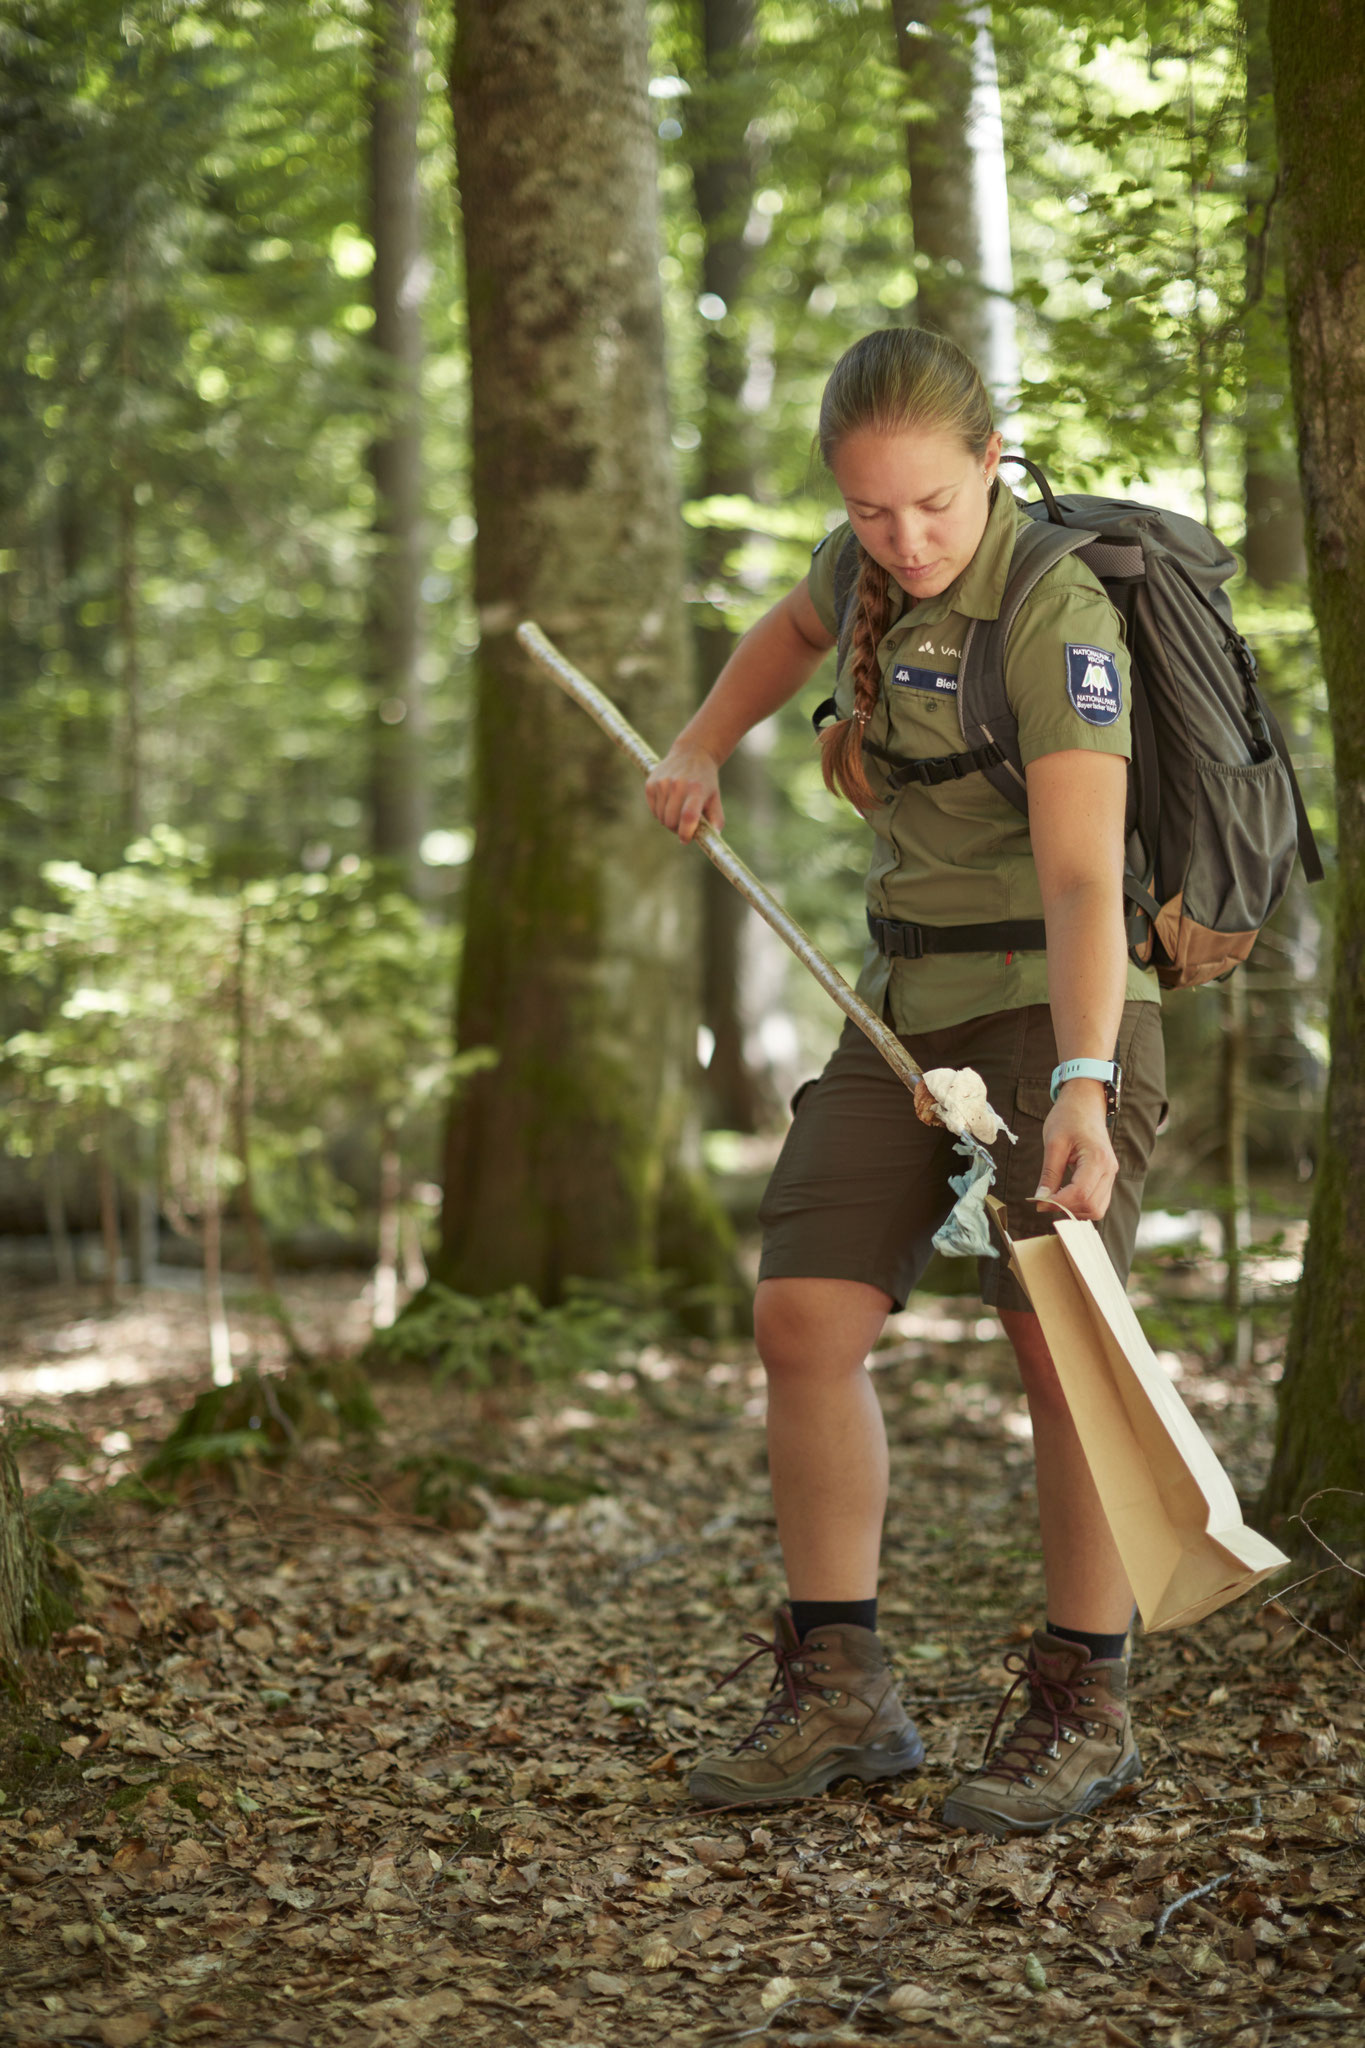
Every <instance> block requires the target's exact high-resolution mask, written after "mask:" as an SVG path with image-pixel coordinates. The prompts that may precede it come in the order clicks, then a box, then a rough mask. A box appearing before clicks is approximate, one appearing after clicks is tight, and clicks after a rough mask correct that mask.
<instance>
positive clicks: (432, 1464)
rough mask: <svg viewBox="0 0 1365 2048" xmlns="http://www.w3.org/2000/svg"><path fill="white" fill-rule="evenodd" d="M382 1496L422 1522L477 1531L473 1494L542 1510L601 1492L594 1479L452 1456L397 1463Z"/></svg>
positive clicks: (420, 1456)
mask: <svg viewBox="0 0 1365 2048" xmlns="http://www.w3.org/2000/svg"><path fill="white" fill-rule="evenodd" d="M382 1490H383V1492H384V1494H385V1496H386V1497H387V1498H388V1499H389V1500H390V1503H391V1504H392V1505H400V1504H401V1505H402V1506H403V1507H405V1508H407V1509H408V1510H409V1511H410V1512H411V1513H413V1514H415V1515H420V1516H422V1518H423V1519H424V1520H425V1521H431V1522H439V1523H440V1524H441V1526H442V1527H443V1528H447V1529H472V1528H477V1527H478V1525H479V1524H480V1523H481V1522H482V1521H483V1519H484V1509H483V1506H482V1504H481V1503H480V1501H479V1498H478V1493H479V1492H480V1491H481V1492H483V1493H488V1494H500V1495H501V1496H502V1497H503V1498H504V1499H505V1500H536V1501H543V1502H544V1503H545V1505H546V1506H547V1507H576V1506H577V1505H578V1504H579V1503H580V1502H581V1501H585V1500H590V1499H591V1498H592V1497H593V1496H594V1495H595V1494H600V1493H602V1492H603V1491H604V1490H605V1489H604V1488H603V1487H602V1486H600V1485H599V1484H598V1482H597V1481H596V1480H595V1479H590V1478H586V1477H583V1476H581V1475H579V1474H576V1473H571V1472H509V1471H507V1470H505V1469H498V1468H494V1467H491V1466H488V1465H483V1464H480V1463H479V1461H478V1460H477V1459H476V1458H466V1457H461V1456H459V1455H458V1454H457V1453H455V1452H451V1451H429V1452H421V1453H417V1454H414V1455H413V1456H412V1457H408V1458H401V1459H400V1460H399V1461H398V1464H397V1465H396V1466H395V1467H394V1480H393V1483H392V1484H391V1485H389V1486H386V1487H384V1488H383V1489H382Z"/></svg>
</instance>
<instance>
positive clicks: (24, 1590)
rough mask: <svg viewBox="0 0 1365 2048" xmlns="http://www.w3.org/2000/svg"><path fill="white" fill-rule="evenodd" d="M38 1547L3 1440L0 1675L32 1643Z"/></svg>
mask: <svg viewBox="0 0 1365 2048" xmlns="http://www.w3.org/2000/svg"><path fill="white" fill-rule="evenodd" d="M38 1582H39V1566H38V1547H37V1544H36V1543H35V1541H34V1538H33V1533H32V1531H31V1530H30V1528H29V1525H28V1516H27V1515H26V1514H25V1512H24V1493H23V1488H22V1487H21V1485H20V1484H19V1473H18V1469H17V1467H16V1465H15V1463H14V1454H13V1452H12V1451H11V1450H10V1447H9V1445H8V1444H7V1443H6V1442H5V1441H4V1439H3V1437H0V1673H5V1674H8V1673H9V1672H11V1671H12V1669H13V1667H14V1666H15V1665H16V1664H17V1663H18V1661H19V1655H20V1652H21V1651H22V1650H23V1649H24V1648H25V1647H26V1645H27V1644H28V1643H29V1642H30V1641H31V1640H32V1618H33V1610H34V1605H35V1602H36V1598H37V1593H38Z"/></svg>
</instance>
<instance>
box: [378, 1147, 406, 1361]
mask: <svg viewBox="0 0 1365 2048" xmlns="http://www.w3.org/2000/svg"><path fill="white" fill-rule="evenodd" d="M402 1225H403V1161H402V1157H401V1155H400V1153H399V1150H398V1128H397V1118H396V1117H395V1116H386V1117H385V1118H384V1130H383V1136H382V1137H381V1139H380V1145H379V1248H378V1256H377V1257H376V1259H375V1267H374V1309H373V1312H372V1314H371V1317H370V1321H371V1325H372V1327H373V1328H374V1329H376V1330H387V1329H391V1328H392V1326H393V1323H394V1321H395V1319H396V1317H397V1315H398V1253H399V1247H400V1241H401V1237H402Z"/></svg>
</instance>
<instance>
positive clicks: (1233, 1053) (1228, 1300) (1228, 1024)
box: [1218, 968, 1252, 1366]
mask: <svg viewBox="0 0 1365 2048" xmlns="http://www.w3.org/2000/svg"><path fill="white" fill-rule="evenodd" d="M1218 996H1219V1009H1220V1011H1221V1015H1220V1018H1219V1023H1220V1026H1221V1032H1222V1059H1221V1066H1222V1074H1221V1081H1222V1098H1223V1100H1222V1111H1223V1117H1222V1121H1223V1217H1222V1223H1223V1261H1224V1274H1225V1277H1224V1282H1223V1306H1224V1307H1225V1308H1226V1309H1227V1311H1228V1313H1229V1315H1230V1316H1231V1318H1232V1334H1231V1340H1230V1343H1229V1346H1228V1357H1229V1359H1230V1360H1231V1362H1232V1363H1233V1364H1235V1365H1238V1366H1246V1365H1250V1363H1251V1349H1252V1320H1251V1302H1250V1299H1249V1297H1248V1295H1247V1291H1246V1287H1245V1284H1244V1281H1245V1275H1244V1272H1243V1263H1244V1260H1245V1257H1246V1252H1247V1249H1248V1247H1249V1245H1250V1243H1251V1178H1250V1172H1249V1169H1248V1163H1247V1123H1248V1117H1247V1106H1248V1098H1249V1088H1250V1077H1249V1072H1248V1068H1249V1056H1248V1038H1247V986H1246V970H1245V969H1244V968H1239V969H1238V971H1237V973H1236V974H1234V975H1233V976H1232V978H1231V980H1229V981H1225V982H1224V983H1223V984H1222V986H1221V987H1220V989H1219V991H1218Z"/></svg>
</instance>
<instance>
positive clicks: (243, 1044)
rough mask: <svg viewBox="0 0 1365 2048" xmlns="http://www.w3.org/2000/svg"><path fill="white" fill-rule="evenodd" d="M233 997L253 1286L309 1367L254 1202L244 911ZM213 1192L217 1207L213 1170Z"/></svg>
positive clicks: (297, 1358) (240, 1159)
mask: <svg viewBox="0 0 1365 2048" xmlns="http://www.w3.org/2000/svg"><path fill="white" fill-rule="evenodd" d="M232 993H233V1024H234V1027H235V1035H236V1040H237V1045H236V1054H237V1070H236V1073H235V1074H234V1075H233V1085H232V1124H233V1142H234V1146H235V1148H236V1152H237V1164H238V1166H239V1168H240V1169H241V1180H240V1182H239V1183H238V1188H237V1204H238V1207H239V1209H240V1211H241V1216H242V1225H243V1228H244V1229H245V1231H246V1241H247V1246H248V1249H249V1250H250V1253H251V1265H252V1270H253V1271H254V1273H255V1275H256V1285H257V1286H258V1287H259V1288H260V1290H261V1294H262V1296H263V1297H264V1306H265V1308H266V1309H267V1310H268V1312H269V1313H270V1314H271V1315H272V1316H273V1317H274V1319H275V1322H276V1325H277V1326H278V1328H279V1331H280V1335H281V1336H282V1337H283V1338H284V1341H285V1344H286V1346H287V1347H288V1351H289V1356H290V1357H291V1358H292V1359H293V1360H294V1362H295V1364H296V1365H307V1364H309V1363H310V1358H309V1353H308V1351H307V1350H306V1348H305V1346H304V1344H303V1342H302V1340H301V1339H300V1337H299V1334H298V1331H297V1330H296V1329H295V1327H294V1324H293V1321H292V1319H291V1317H290V1314H289V1311H288V1309H287V1308H286V1307H285V1305H284V1297H283V1296H282V1295H281V1293H280V1286H279V1280H278V1278H277V1276H276V1273H275V1261H274V1258H273V1257H272V1255H271V1251H270V1240H269V1238H268V1237H267V1236H266V1234H265V1225H264V1224H263V1223H262V1221H261V1211H260V1206H259V1204H258V1203H257V1200H256V1167H255V1156H254V1151H253V1147H252V1143H251V1126H252V1119H253V1115H254V1111H255V1084H254V1070H253V1067H252V1060H251V1039H252V1029H253V1024H252V989H251V918H250V916H249V914H248V912H247V911H246V909H245V908H243V910H242V913H241V922H240V924H239V925H238V928H237V979H236V983H235V985H234V988H233V992H232ZM214 1187H215V1201H216V1199H217V1195H216V1189H217V1176H216V1169H215V1178H214ZM215 1227H216V1226H215Z"/></svg>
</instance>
